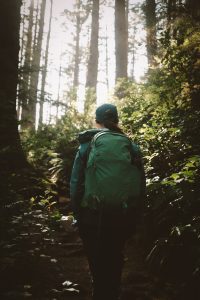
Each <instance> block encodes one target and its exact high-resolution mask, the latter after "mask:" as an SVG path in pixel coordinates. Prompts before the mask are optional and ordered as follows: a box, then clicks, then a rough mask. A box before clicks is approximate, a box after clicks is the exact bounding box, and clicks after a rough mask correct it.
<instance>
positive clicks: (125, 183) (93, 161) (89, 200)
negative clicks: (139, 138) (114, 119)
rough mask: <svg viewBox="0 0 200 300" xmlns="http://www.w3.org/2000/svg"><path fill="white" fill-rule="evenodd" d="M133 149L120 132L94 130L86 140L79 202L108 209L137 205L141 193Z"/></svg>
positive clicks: (84, 205)
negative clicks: (92, 134)
mask: <svg viewBox="0 0 200 300" xmlns="http://www.w3.org/2000/svg"><path fill="white" fill-rule="evenodd" d="M134 147H135V150H134ZM137 152H138V148H137V146H136V145H134V144H133V143H132V142H131V140H130V139H129V138H128V137H127V136H125V135H123V134H120V133H114V132H112V131H109V130H105V131H104V130H103V131H102V132H99V133H97V134H96V135H95V136H94V137H93V139H92V141H91V144H90V151H89V155H88V159H87V165H86V169H85V192H84V196H83V199H82V201H81V206H82V207H88V208H92V209H99V208H104V209H106V210H112V211H114V210H119V209H121V208H123V209H124V208H127V207H129V206H131V207H133V206H137V202H138V200H139V198H140V194H141V171H140V170H139V168H138V167H137V166H136V165H135V164H134V156H135V155H137Z"/></svg>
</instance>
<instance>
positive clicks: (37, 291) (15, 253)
mask: <svg viewBox="0 0 200 300" xmlns="http://www.w3.org/2000/svg"><path fill="white" fill-rule="evenodd" d="M52 228H53V229H52ZM52 228H51V226H50V225H49V223H48V217H47V215H45V214H44V213H42V211H40V210H36V211H30V212H26V213H23V214H22V215H21V216H13V217H12V219H11V221H10V224H9V226H8V228H7V232H4V237H3V240H2V241H1V244H0V246H1V257H0V266H1V267H0V270H1V281H0V285H1V286H0V299H26V298H28V299H36V300H40V299H41V300H45V299H48V300H49V299H52V300H56V299H68V300H71V299H73V300H89V299H91V297H90V290H91V284H90V277H89V269H88V265H87V261H86V258H85V256H84V252H83V247H82V243H81V240H80V239H79V236H78V233H77V231H74V230H73V231H66V230H65V229H64V228H63V227H62V226H60V225H58V226H54V227H52ZM122 286H123V293H122V300H129V299H130V300H167V299H166V298H164V297H163V296H162V293H161V291H162V289H159V288H158V286H157V285H156V282H155V280H153V279H152V278H151V277H149V276H148V274H147V272H146V270H145V266H144V261H143V255H142V253H141V250H140V249H139V246H138V244H137V243H136V241H135V239H134V238H133V239H131V240H130V241H129V242H128V243H127V247H126V251H125V265H124V272H123V279H122ZM102 300H103V299H102Z"/></svg>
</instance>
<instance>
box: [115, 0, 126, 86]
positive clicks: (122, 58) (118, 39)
mask: <svg viewBox="0 0 200 300" xmlns="http://www.w3.org/2000/svg"><path fill="white" fill-rule="evenodd" d="M126 13H127V10H126V0H115V52H116V80H117V79H118V78H122V77H127V64H128V29H127V14H126Z"/></svg>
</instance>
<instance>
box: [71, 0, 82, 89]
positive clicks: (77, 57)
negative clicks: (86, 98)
mask: <svg viewBox="0 0 200 300" xmlns="http://www.w3.org/2000/svg"><path fill="white" fill-rule="evenodd" d="M80 7H81V1H80V0H76V38H75V39H76V40H75V43H76V48H75V60H74V61H75V63H74V81H73V87H74V88H75V89H76V88H77V87H78V85H79V79H78V77H79V63H80V32H81V16H80Z"/></svg>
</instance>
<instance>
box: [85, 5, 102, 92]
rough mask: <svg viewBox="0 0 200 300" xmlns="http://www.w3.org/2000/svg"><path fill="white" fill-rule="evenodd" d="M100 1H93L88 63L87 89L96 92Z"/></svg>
mask: <svg viewBox="0 0 200 300" xmlns="http://www.w3.org/2000/svg"><path fill="white" fill-rule="evenodd" d="M98 41H99V0H93V6H92V30H91V39H90V56H89V62H88V71H87V80H86V87H87V88H93V89H94V91H95V92H96V85H97V74H98V60H99V49H98Z"/></svg>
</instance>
